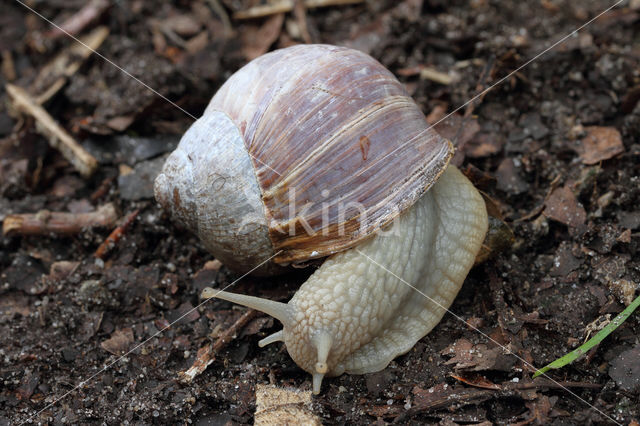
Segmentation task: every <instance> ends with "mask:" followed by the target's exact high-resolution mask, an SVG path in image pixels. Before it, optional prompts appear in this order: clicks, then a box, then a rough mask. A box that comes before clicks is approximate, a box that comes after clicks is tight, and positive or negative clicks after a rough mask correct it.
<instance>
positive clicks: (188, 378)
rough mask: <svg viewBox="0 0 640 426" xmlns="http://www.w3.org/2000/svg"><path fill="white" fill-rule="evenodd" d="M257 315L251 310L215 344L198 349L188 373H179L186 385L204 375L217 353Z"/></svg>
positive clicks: (256, 312)
mask: <svg viewBox="0 0 640 426" xmlns="http://www.w3.org/2000/svg"><path fill="white" fill-rule="evenodd" d="M257 314H258V311H255V310H253V309H249V310H248V311H247V312H245V313H244V314H242V316H241V317H240V318H238V320H237V321H236V322H235V323H234V324H233V325H232V326H231V327H229V328H228V329H227V330H225V332H224V333H222V335H220V337H218V339H217V340H216V341H215V342H214V343H209V344H207V345H206V346H203V347H201V348H200V349H198V355H197V356H196V360H195V361H194V362H193V365H192V366H191V367H189V369H188V370H187V371H183V372H180V373H178V375H179V377H180V380H182V381H183V382H185V383H191V382H192V381H193V379H194V378H195V377H196V376H198V375H200V374H202V372H204V370H206V369H207V367H208V366H209V365H211V363H213V361H215V359H216V353H218V351H219V350H220V349H222V348H224V347H225V346H227V344H228V343H229V342H231V341H232V340H233V339H234V338H235V337H236V333H237V332H238V330H240V329H241V328H242V327H244V326H245V325H247V323H248V322H249V321H251V320H252V319H253V318H254V317H255V316H256V315H257Z"/></svg>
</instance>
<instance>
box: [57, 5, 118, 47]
mask: <svg viewBox="0 0 640 426" xmlns="http://www.w3.org/2000/svg"><path fill="white" fill-rule="evenodd" d="M107 8H109V2H108V1H107V0H92V1H90V2H89V3H87V4H85V5H84V6H82V7H81V8H80V10H78V11H77V12H76V13H74V14H73V15H71V16H70V17H69V18H68V19H67V20H66V21H64V22H63V23H62V24H60V26H59V27H54V28H53V29H52V30H51V31H49V32H48V33H47V34H45V35H46V36H47V37H49V38H51V39H56V38H58V37H61V36H63V35H65V34H73V35H76V34H78V33H79V32H80V31H82V30H83V29H84V28H85V27H86V26H87V25H89V24H90V23H91V22H92V21H94V20H96V19H97V18H98V17H99V16H100V15H102V14H103V13H104V11H105V10H107Z"/></svg>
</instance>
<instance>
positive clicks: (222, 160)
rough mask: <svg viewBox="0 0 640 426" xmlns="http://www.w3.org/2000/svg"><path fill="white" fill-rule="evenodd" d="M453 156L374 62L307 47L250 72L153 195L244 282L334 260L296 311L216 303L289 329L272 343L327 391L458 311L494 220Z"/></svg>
mask: <svg viewBox="0 0 640 426" xmlns="http://www.w3.org/2000/svg"><path fill="white" fill-rule="evenodd" d="M452 153H453V148H452V146H451V144H450V143H449V142H448V141H447V140H445V139H444V138H442V137H440V136H439V135H438V134H437V133H436V132H435V131H434V130H432V129H430V128H429V127H428V125H427V123H426V122H425V119H424V116H423V114H422V112H421V111H420V109H419V108H418V106H417V105H416V104H415V103H414V102H413V100H412V99H411V98H410V97H409V96H408V94H407V93H406V92H405V90H404V88H403V86H402V85H401V84H400V83H399V82H398V81H397V80H396V78H395V77H394V76H393V75H392V74H391V73H390V72H389V71H388V70H387V69H386V68H384V67H383V66H382V65H381V64H380V63H378V62H377V61H376V60H374V59H373V58H371V57H370V56H368V55H365V54H363V53H361V52H358V51H355V50H351V49H346V48H340V47H334V46H327V45H302V46H295V47H291V48H287V49H282V50H278V51H275V52H272V53H269V54H266V55H264V56H262V57H260V58H258V59H256V60H254V61H252V62H250V63H249V64H247V65H246V66H245V67H243V68H242V69H241V70H239V71H238V72H237V73H235V74H234V75H233V76H232V77H231V78H230V79H229V80H228V81H227V82H226V83H225V84H224V85H223V86H222V87H221V89H220V90H219V91H218V93H216V95H215V96H214V97H213V99H212V100H211V103H210V104H209V106H208V107H207V109H206V111H205V112H204V115H203V116H202V117H201V118H200V119H199V120H197V121H196V122H195V123H194V124H193V126H192V127H191V128H190V129H189V130H188V131H187V133H186V134H185V135H184V136H183V138H182V140H181V141H180V145H179V146H178V148H177V149H176V151H175V152H173V153H172V154H171V156H170V157H169V158H168V160H167V162H166V164H165V166H164V168H163V172H162V174H160V175H159V176H158V178H157V180H156V183H155V193H156V199H157V200H158V201H159V202H160V203H161V204H162V206H163V207H164V208H166V209H168V210H169V211H170V212H171V213H172V214H173V216H174V217H175V218H176V219H177V220H179V221H181V222H182V223H184V224H185V225H186V226H187V227H188V228H190V229H191V230H193V231H194V232H195V233H197V234H198V236H199V237H200V238H201V240H202V242H203V244H204V245H205V247H206V248H207V249H208V250H209V251H211V253H212V254H213V255H214V256H216V257H217V258H218V259H220V260H221V261H222V262H223V263H225V264H226V265H228V266H229V267H230V268H233V269H236V270H238V271H248V270H251V268H254V267H255V266H256V265H259V264H261V263H262V262H265V261H266V263H265V264H264V265H263V266H261V267H260V268H259V269H258V270H257V272H258V273H260V274H270V273H277V272H281V271H282V270H283V266H286V265H289V264H292V263H294V264H295V263H304V262H306V261H308V260H310V259H315V258H322V257H327V256H329V257H328V258H327V259H326V260H325V261H324V263H323V264H322V266H321V267H320V268H319V269H317V270H316V271H315V272H314V273H313V274H312V275H311V277H309V279H308V280H307V282H305V283H304V284H303V285H302V287H301V288H300V289H299V290H298V292H297V293H296V294H295V295H294V297H293V298H292V299H291V300H290V301H289V303H287V304H285V303H280V302H274V301H270V300H265V299H260V298H256V297H251V296H246V295H240V294H233V293H227V292H217V291H216V290H212V289H207V290H205V292H204V293H203V296H204V297H211V296H215V297H218V298H221V299H225V300H228V301H231V302H235V303H238V304H241V305H245V306H248V307H251V308H254V309H258V310H261V311H264V312H266V313H268V314H270V315H272V316H274V317H275V318H277V319H278V320H279V321H280V322H282V324H283V326H284V328H283V330H282V331H279V332H277V333H275V334H273V335H271V336H269V337H267V338H265V339H263V340H262V341H261V342H260V346H264V345H266V344H269V343H272V342H276V341H284V343H285V345H286V347H287V350H288V352H289V354H290V355H291V357H292V358H293V360H294V361H295V362H296V364H298V365H299V366H300V367H301V368H303V369H304V370H306V371H308V372H309V373H311V374H312V375H313V390H314V392H316V393H317V392H319V391H320V384H321V381H322V378H323V377H324V376H325V375H328V376H336V375H340V374H342V373H344V372H347V373H354V374H362V373H369V372H375V371H379V370H381V369H383V368H385V367H386V366H387V365H388V363H389V362H390V361H391V360H392V359H393V358H395V357H396V356H398V355H400V354H403V353H405V352H407V351H408V350H409V349H411V347H413V345H414V344H415V343H416V342H417V341H418V340H419V339H421V338H422V337H423V336H424V335H426V334H427V333H428V332H429V331H430V330H431V329H432V328H433V327H434V326H435V325H436V324H437V323H438V322H439V321H440V319H441V318H442V316H443V315H444V313H445V309H446V308H448V307H449V306H450V305H451V303H452V302H453V300H454V298H455V296H456V294H457V293H458V290H459V289H460V286H461V285H462V282H463V281H464V279H465V277H466V275H467V273H468V272H469V269H470V268H471V266H472V265H473V262H474V259H475V256H476V253H477V252H478V250H479V249H480V246H481V244H482V241H483V238H484V235H485V233H486V229H487V214H486V210H485V206H484V202H483V200H482V198H481V196H480V195H479V193H478V192H477V191H476V189H475V188H474V187H473V186H472V185H471V183H470V182H469V181H468V180H467V179H466V178H465V177H464V176H463V175H462V173H460V171H459V170H458V169H456V168H455V167H454V166H449V165H448V163H449V159H450V158H451V155H452ZM392 221H393V225H392V226H389V224H390V223H392ZM389 228H390V229H389ZM381 229H385V231H384V232H380V230H381Z"/></svg>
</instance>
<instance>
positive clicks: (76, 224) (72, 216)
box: [2, 203, 118, 236]
mask: <svg viewBox="0 0 640 426" xmlns="http://www.w3.org/2000/svg"><path fill="white" fill-rule="evenodd" d="M116 220H118V214H117V212H116V209H115V207H114V206H113V204H111V203H108V204H105V205H104V206H101V207H99V208H98V209H97V210H96V211H93V212H89V213H62V212H50V211H48V210H41V211H39V212H38V213H25V214H13V215H8V216H7V217H5V219H4V223H3V224H2V233H3V234H4V235H7V236H12V235H47V234H50V233H53V234H63V235H72V234H78V233H80V232H82V231H83V230H85V229H87V228H109V227H111V226H113V225H114V224H115V223H116Z"/></svg>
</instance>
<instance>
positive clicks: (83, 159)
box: [6, 84, 98, 177]
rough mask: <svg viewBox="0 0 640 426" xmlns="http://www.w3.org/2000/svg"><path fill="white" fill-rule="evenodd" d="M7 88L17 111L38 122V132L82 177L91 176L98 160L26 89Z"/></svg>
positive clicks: (12, 86)
mask: <svg viewBox="0 0 640 426" xmlns="http://www.w3.org/2000/svg"><path fill="white" fill-rule="evenodd" d="M6 88H7V93H8V94H9V96H10V97H11V101H12V102H13V106H14V107H15V108H16V110H18V111H20V112H22V113H24V114H28V115H30V116H32V117H33V118H34V119H35V120H36V130H38V131H39V132H40V133H41V134H43V135H44V136H46V137H47V138H48V139H49V144H50V145H51V146H52V147H54V148H56V149H58V150H59V151H60V152H61V153H62V155H63V156H64V158H66V159H67V160H68V161H69V162H70V163H71V164H73V166H74V167H75V168H76V170H78V172H80V174H81V175H82V176H84V177H89V176H91V175H92V174H93V172H94V171H95V170H96V169H97V168H98V162H97V161H96V159H95V158H94V157H93V156H92V155H91V154H89V153H88V152H87V151H85V149H84V148H83V147H82V146H80V144H78V142H76V141H75V139H73V137H72V136H71V135H70V134H69V133H67V131H66V130H64V129H63V128H62V127H61V126H60V125H59V124H58V123H57V122H56V121H55V120H54V118H53V117H52V116H51V115H49V113H48V112H47V111H46V110H45V109H44V108H42V107H41V106H40V105H39V104H38V103H37V101H36V100H35V99H33V98H32V97H31V96H30V95H29V94H28V93H27V92H26V91H25V90H24V89H22V88H21V87H19V86H15V85H13V84H7V85H6Z"/></svg>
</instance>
